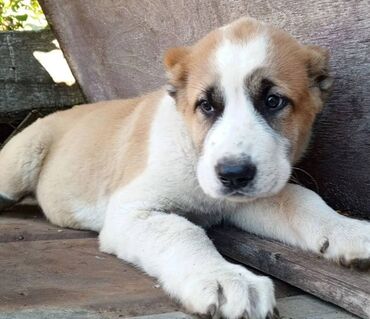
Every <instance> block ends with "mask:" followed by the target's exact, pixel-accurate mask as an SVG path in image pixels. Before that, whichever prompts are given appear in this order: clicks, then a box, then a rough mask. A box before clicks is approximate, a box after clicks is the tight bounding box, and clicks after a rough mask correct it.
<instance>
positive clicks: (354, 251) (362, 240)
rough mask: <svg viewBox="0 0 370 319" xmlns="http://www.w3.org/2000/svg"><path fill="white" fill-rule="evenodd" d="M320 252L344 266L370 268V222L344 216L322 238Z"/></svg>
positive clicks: (360, 268) (361, 268)
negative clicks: (343, 218) (336, 225)
mask: <svg viewBox="0 0 370 319" xmlns="http://www.w3.org/2000/svg"><path fill="white" fill-rule="evenodd" d="M320 252H321V253H322V254H323V255H324V256H325V257H326V258H329V259H332V260H335V261H337V262H339V263H340V264H341V265H343V266H345V267H350V268H356V269H359V270H363V271H365V270H368V269H370V223H369V222H365V221H359V220H353V219H348V218H346V220H345V221H344V222H343V223H341V225H338V227H337V228H336V229H334V230H333V232H332V234H329V235H328V236H327V237H325V238H323V239H322V243H321V249H320Z"/></svg>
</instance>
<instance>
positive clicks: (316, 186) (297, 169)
mask: <svg viewBox="0 0 370 319" xmlns="http://www.w3.org/2000/svg"><path fill="white" fill-rule="evenodd" d="M293 170H296V171H299V172H302V173H304V174H305V175H306V176H308V177H309V178H310V179H311V181H312V182H313V183H314V184H315V188H316V192H317V193H319V190H320V187H319V184H318V183H317V181H316V180H315V179H314V178H313V176H312V175H311V174H310V173H308V172H307V171H305V170H304V169H302V168H299V167H293Z"/></svg>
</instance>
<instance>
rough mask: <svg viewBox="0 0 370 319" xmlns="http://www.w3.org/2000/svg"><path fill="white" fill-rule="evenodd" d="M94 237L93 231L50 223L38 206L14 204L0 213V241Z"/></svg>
mask: <svg viewBox="0 0 370 319" xmlns="http://www.w3.org/2000/svg"><path fill="white" fill-rule="evenodd" d="M94 237H96V233H94V232H90V231H78V230H73V229H66V228H60V227H57V226H54V225H52V224H50V223H49V222H48V221H46V219H45V218H44V216H43V214H42V213H41V211H40V208H38V207H33V206H16V207H14V208H12V209H10V210H8V211H6V212H2V213H0V243H6V242H14V241H33V240H55V239H77V238H94Z"/></svg>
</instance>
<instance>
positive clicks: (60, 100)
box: [0, 30, 85, 121]
mask: <svg viewBox="0 0 370 319" xmlns="http://www.w3.org/2000/svg"><path fill="white" fill-rule="evenodd" d="M53 40H55V37H54V35H53V33H52V32H51V31H50V30H43V31H37V32H30V31H27V32H0V61H1V62H0V121H7V120H9V119H13V120H14V119H22V118H23V117H24V116H25V115H26V114H27V113H28V112H29V111H30V110H32V109H34V108H38V109H39V110H40V111H42V112H44V113H50V112H52V111H55V110H57V109H61V108H66V107H68V106H72V105H75V104H81V103H84V101H85V99H84V97H83V95H82V92H81V90H80V88H79V86H78V85H77V84H74V85H72V86H68V85H66V84H64V83H55V82H54V81H53V79H52V78H51V76H50V75H49V73H48V72H47V70H45V68H44V67H43V66H42V65H41V64H40V63H39V62H38V61H37V59H36V58H35V56H34V52H35V51H40V52H50V51H52V50H56V49H57V47H56V46H55V44H53V42H52V41H53Z"/></svg>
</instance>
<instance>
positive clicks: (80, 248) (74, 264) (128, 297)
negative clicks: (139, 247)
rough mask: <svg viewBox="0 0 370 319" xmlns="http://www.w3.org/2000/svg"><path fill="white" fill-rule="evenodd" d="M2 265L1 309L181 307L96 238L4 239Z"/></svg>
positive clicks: (144, 310)
mask: <svg viewBox="0 0 370 319" xmlns="http://www.w3.org/2000/svg"><path fill="white" fill-rule="evenodd" d="M0 269H1V272H0V282H1V285H0V312H14V311H20V310H27V309H36V310H42V309H45V308H46V309H54V310H59V309H60V310H63V309H66V308H67V309H68V310H70V311H71V310H80V311H81V310H96V311H99V312H100V313H104V312H105V311H114V312H115V313H116V318H118V317H119V316H120V317H128V316H135V315H145V314H155V313H162V312H172V311H177V310H179V307H178V305H177V304H176V303H174V302H173V301H171V300H170V299H169V298H168V297H167V296H166V295H165V293H164V292H163V291H162V290H161V289H159V288H158V287H156V282H155V281H154V280H153V279H151V278H149V277H147V276H145V275H143V274H142V273H141V272H140V271H139V270H137V269H135V268H134V267H132V266H130V265H128V264H125V263H123V262H122V261H120V260H119V259H117V258H115V257H113V256H110V255H107V254H103V253H101V252H99V251H98V243H97V240H96V239H68V240H41V241H28V242H12V243H0ZM12 318H13V317H12Z"/></svg>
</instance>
